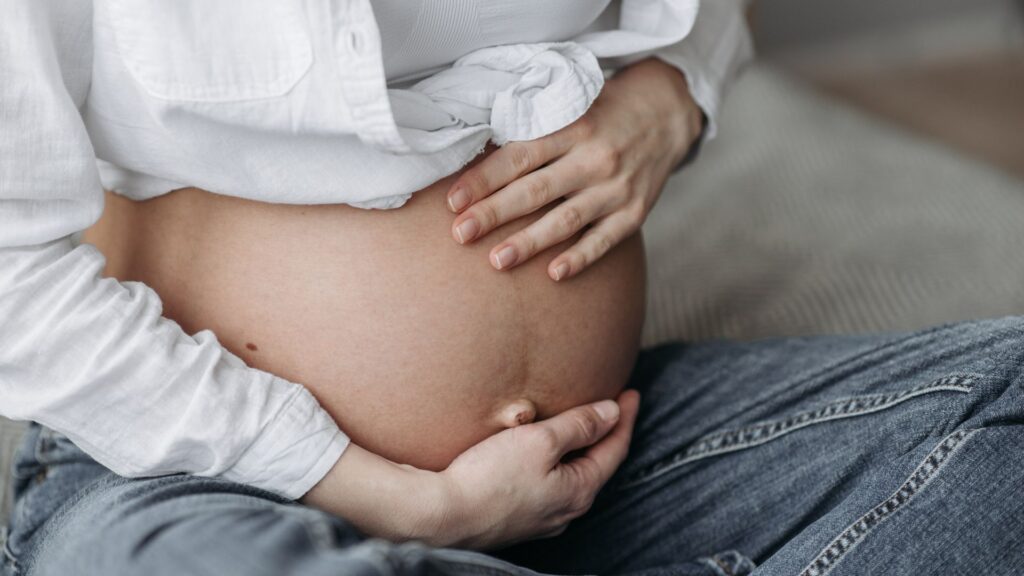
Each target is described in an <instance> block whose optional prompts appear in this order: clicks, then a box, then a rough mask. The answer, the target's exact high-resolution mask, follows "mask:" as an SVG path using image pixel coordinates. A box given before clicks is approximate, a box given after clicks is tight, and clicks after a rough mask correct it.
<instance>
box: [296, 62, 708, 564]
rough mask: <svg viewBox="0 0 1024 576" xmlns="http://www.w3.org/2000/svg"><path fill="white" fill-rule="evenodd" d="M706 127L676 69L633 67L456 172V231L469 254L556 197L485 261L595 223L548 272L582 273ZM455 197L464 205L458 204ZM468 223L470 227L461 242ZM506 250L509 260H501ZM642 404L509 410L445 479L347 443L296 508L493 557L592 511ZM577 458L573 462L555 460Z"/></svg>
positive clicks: (625, 397) (630, 222)
mask: <svg viewBox="0 0 1024 576" xmlns="http://www.w3.org/2000/svg"><path fill="white" fill-rule="evenodd" d="M701 126H702V122H701V113H700V110H699V108H698V107H697V105H696V104H695V102H694V101H693V99H692V97H691V96H690V93H689V90H688V88H687V86H686V82H685V79H684V77H683V76H682V75H681V74H680V73H679V72H678V71H677V70H675V69H674V68H671V67H669V66H668V65H665V64H663V63H661V62H660V61H656V60H646V61H643V62H640V63H637V64H635V65H633V66H630V67H628V68H626V69H624V70H623V71H622V72H621V73H619V74H618V75H617V76H615V77H614V78H612V79H611V80H610V81H609V82H608V83H607V84H606V86H605V88H604V90H603V91H602V93H601V95H600V97H599V98H598V100H597V101H596V102H595V104H594V105H593V107H592V108H591V110H590V111H588V113H587V114H586V115H585V116H584V117H583V118H581V119H580V120H579V121H577V122H576V123H575V124H573V125H571V126H569V127H567V128H565V129H564V130H562V131H560V132H558V133H555V134H552V135H550V136H548V137H545V138H541V139H539V140H537V141H533V142H524V143H514V144H509V145H507V146H505V147H504V148H503V149H501V150H499V151H498V152H495V153H494V154H492V155H491V156H489V157H488V158H486V159H485V160H484V161H482V162H480V163H479V164H478V165H476V166H475V167H473V168H471V169H470V170H468V171H467V172H466V173H464V174H463V175H462V176H461V177H459V178H458V179H457V181H456V182H455V183H454V184H453V185H452V187H451V190H450V192H449V194H448V196H447V202H448V205H449V207H450V208H452V209H453V210H454V211H456V212H458V213H459V216H458V217H457V218H456V219H455V220H454V222H453V224H452V234H453V236H454V237H455V238H456V240H457V241H460V240H461V243H463V244H466V245H470V244H472V243H473V241H474V240H475V239H478V238H484V237H485V236H486V234H487V233H488V232H489V231H490V230H493V229H495V228H497V227H499V226H500V225H501V223H503V222H507V221H509V220H510V219H514V218H516V217H517V216H521V215H523V214H529V213H531V212H533V211H535V210H538V209H539V208H541V207H548V206H549V205H550V204H552V203H554V202H558V201H561V203H560V204H559V205H558V206H557V207H555V208H554V209H552V210H550V211H548V212H547V213H546V214H545V215H544V216H542V217H541V218H540V219H539V220H537V221H535V222H534V223H533V224H532V225H530V226H528V227H526V228H524V229H522V230H520V231H517V232H515V233H514V234H512V235H511V236H509V237H507V238H505V239H504V240H503V241H501V242H500V243H498V244H496V245H495V246H494V247H493V249H492V250H491V251H490V252H489V254H488V257H489V259H490V261H491V264H492V265H493V266H494V267H495V268H497V269H499V270H509V269H512V268H514V267H516V266H519V265H521V264H523V263H524V262H527V261H529V260H530V258H531V257H532V256H534V255H535V254H537V253H539V252H541V251H542V250H543V249H544V248H545V247H548V246H553V245H555V244H558V243H559V242H561V241H563V240H565V239H566V238H570V237H571V236H572V235H573V233H575V232H578V231H579V230H580V229H582V228H583V227H584V226H585V225H591V227H590V228H589V230H588V231H587V232H585V233H584V234H583V235H582V236H581V237H580V238H579V240H578V241H577V242H575V243H574V244H572V245H571V246H569V247H567V248H565V249H564V250H562V251H561V252H560V253H559V254H558V255H557V256H555V257H554V258H553V259H552V260H551V261H550V262H549V264H548V266H547V273H548V274H549V276H550V277H551V278H553V279H555V280H557V281H563V280H565V279H566V278H569V277H571V276H574V275H577V274H579V273H580V272H581V271H582V270H584V269H585V268H587V267H589V266H591V265H593V263H594V262H596V261H598V260H599V259H600V258H601V257H602V256H603V255H604V254H606V253H607V252H608V251H609V250H610V249H611V248H612V247H613V246H615V245H616V244H618V243H619V242H621V241H622V240H623V239H625V238H627V237H629V235H630V234H631V233H632V232H635V231H636V230H637V229H638V228H639V227H640V225H641V224H642V223H643V220H644V219H645V217H646V215H647V213H648V212H649V211H650V209H651V207H652V206H653V204H654V202H655V200H656V199H657V197H658V194H659V193H660V190H661V188H662V186H663V184H664V182H665V180H666V178H667V177H668V175H669V173H670V172H671V169H672V167H674V166H675V165H676V164H677V163H678V162H679V161H680V160H681V159H682V158H683V157H685V155H686V152H687V151H688V150H689V148H690V146H691V145H692V143H693V142H694V140H695V139H696V138H697V137H698V135H699V133H700V129H701ZM460 190H463V191H467V193H468V194H469V196H470V198H469V201H468V202H465V201H464V200H460V199H459V196H458V194H459V191H460ZM470 219H473V220H475V221H476V222H477V225H478V226H479V230H478V231H476V233H475V234H473V235H469V234H466V233H460V232H459V227H460V226H461V225H463V224H465V223H466V222H468V221H470ZM460 236H461V237H460ZM509 247H511V248H512V249H513V250H514V251H515V258H514V259H513V260H511V261H509V260H506V259H504V257H502V256H500V255H501V254H503V250H505V248H509ZM507 253H508V252H507V251H506V252H504V254H507ZM563 265H565V266H563ZM638 405H639V395H638V394H637V393H636V392H635V391H631V390H627V391H625V392H623V393H622V394H620V395H619V396H618V398H617V399H616V401H614V402H613V401H610V400H605V401H601V402H597V403H591V404H586V405H583V406H578V407H576V408H571V409H569V410H566V411H564V412H561V413H559V414H557V415H554V416H552V417H550V418H547V419H545V420H542V421H539V422H532V423H528V424H523V425H520V422H521V421H524V420H525V421H527V422H528V421H529V419H528V418H525V417H524V418H522V419H520V418H517V417H516V414H518V411H517V410H516V409H514V408H513V409H511V410H510V412H508V414H511V416H507V417H506V418H505V420H504V421H503V424H504V425H506V426H510V427H509V428H507V429H505V430H503V431H501V432H499V433H497V434H495V435H493V436H491V437H488V438H487V439H485V440H483V441H482V442H480V443H478V444H476V445H474V446H473V447H471V448H469V449H468V450H466V451H464V452H463V453H462V454H461V455H459V456H458V457H457V458H455V460H454V461H452V463H451V464H450V465H449V466H448V467H447V468H445V469H444V470H442V471H440V472H430V471H426V470H423V469H418V468H415V467H411V466H408V465H399V464H395V463H394V462H391V461H389V460H387V459H385V458H383V457H381V456H378V455H376V454H373V453H372V452H369V451H367V450H364V449H362V448H360V447H359V446H355V445H353V446H350V447H349V448H348V449H347V450H346V452H345V454H344V455H343V456H342V457H341V458H340V459H339V461H338V462H337V464H336V465H335V466H334V468H333V469H332V470H331V471H330V472H329V473H328V474H327V476H325V477H324V479H323V480H321V482H320V483H319V484H317V485H316V486H315V487H314V488H313V489H312V490H311V491H310V492H309V493H308V494H307V495H306V496H305V498H304V499H303V501H304V502H305V503H307V504H309V505H311V506H315V507H318V508H321V509H324V510H326V511H328V512H332V513H335V514H338V515H340V516H342V517H344V518H346V519H348V520H350V521H351V522H353V523H354V524H355V525H356V526H358V527H359V528H361V529H362V530H363V531H365V532H366V533H368V534H371V535H376V536H380V537H385V538H389V539H392V540H410V539H415V540H421V541H424V542H426V543H428V544H431V545H435V546H461V547H467V548H478V549H488V548H494V547H498V546H501V545H505V544H509V543H512V542H516V541H521V540H525V539H530V538H538V537H545V536H553V535H556V534H559V533H561V531H563V530H564V529H565V527H566V526H567V525H568V523H569V522H570V521H571V520H573V519H574V518H577V517H579V516H581V515H582V514H584V513H585V512H586V511H587V510H588V509H589V507H590V505H591V503H592V502H593V499H594V497H595V496H596V494H597V493H598V491H599V490H600V489H601V487H602V486H603V485H604V483H605V482H606V481H607V480H608V479H609V478H610V477H611V475H612V474H613V473H614V471H615V470H616V469H617V468H618V466H619V465H620V464H621V463H622V461H623V460H624V459H625V457H626V454H627V451H628V446H629V441H630V437H631V433H632V428H633V424H634V422H635V419H636V412H637V407H638ZM524 410H526V412H528V411H529V407H525V408H524ZM602 414H607V417H604V416H602ZM579 449H585V451H584V452H583V454H582V455H580V456H577V457H575V458H572V459H570V460H568V461H566V462H563V461H562V456H564V455H565V454H567V453H569V452H571V451H573V450H579Z"/></svg>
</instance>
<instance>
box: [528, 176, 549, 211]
mask: <svg viewBox="0 0 1024 576" xmlns="http://www.w3.org/2000/svg"><path fill="white" fill-rule="evenodd" d="M550 190H551V182H550V181H549V180H548V179H547V177H545V176H541V175H540V174H537V175H535V176H534V177H533V178H530V179H529V181H528V183H527V185H526V197H527V199H528V200H529V202H530V204H531V205H532V206H542V205H544V204H547V202H548V193H549V191H550Z"/></svg>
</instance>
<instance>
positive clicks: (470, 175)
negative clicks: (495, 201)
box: [462, 170, 490, 200]
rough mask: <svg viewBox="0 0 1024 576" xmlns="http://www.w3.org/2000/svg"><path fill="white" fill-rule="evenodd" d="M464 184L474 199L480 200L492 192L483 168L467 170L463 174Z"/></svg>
mask: <svg viewBox="0 0 1024 576" xmlns="http://www.w3.org/2000/svg"><path fill="white" fill-rule="evenodd" d="M462 185H463V186H465V187H466V189H467V190H469V195H470V196H471V197H472V198H473V199H474V200H479V199H480V198H483V197H484V196H486V195H487V194H489V193H490V184H489V183H488V182H487V177H485V176H484V175H483V171H481V170H467V171H466V173H465V174H463V175H462Z"/></svg>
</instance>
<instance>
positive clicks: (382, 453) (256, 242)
mask: <svg viewBox="0 0 1024 576" xmlns="http://www.w3.org/2000/svg"><path fill="white" fill-rule="evenodd" d="M699 130H700V113H699V110H697V107H696V105H695V104H694V102H693V100H692V98H690V97H689V93H688V91H687V90H686V85H685V81H684V79H683V76H682V75H681V74H679V72H677V71H676V70H675V69H673V68H671V67H669V66H667V65H664V64H662V63H660V62H658V61H653V60H651V61H645V62H642V63H638V64H636V65H634V66H632V67H629V68H627V69H626V70H624V71H623V72H622V73H620V74H619V75H617V76H616V77H615V78H613V79H611V80H610V81H609V82H608V83H607V84H606V86H605V88H604V90H603V91H602V94H601V96H600V97H599V98H598V100H597V102H596V103H595V104H594V106H593V107H592V108H591V110H590V111H589V112H588V113H587V115H586V116H584V118H582V119H581V120H580V121H579V122H577V123H576V124H574V125H573V126H570V127H568V128H567V129H565V130H563V131H561V132H559V133H558V134H555V135H552V136H551V137H548V138H546V139H541V140H538V141H537V142H535V143H519V144H515V145H512V144H510V145H508V146H506V147H505V148H503V149H500V150H496V151H493V153H492V154H489V155H484V156H483V157H482V158H480V159H478V162H476V163H475V164H473V165H471V166H470V167H469V168H468V171H467V172H465V173H462V174H460V175H455V176H452V177H450V178H446V179H444V180H442V181H440V182H438V183H436V184H435V185H432V186H430V187H428V188H427V189H424V190H421V191H419V192H417V193H416V194H415V195H414V196H413V198H412V200H410V202H409V204H408V205H406V206H405V207H404V208H403V209H402V210H392V211H383V212H370V211H365V210H359V209H355V208H352V207H349V206H344V205H324V206H317V207H307V206H301V205H291V206H289V205H282V204H269V203H260V202H253V201H249V200H244V199H242V198H237V197H233V196H224V195H218V194H213V193H210V192H206V191H202V190H198V189H183V190H179V191H176V192H173V193H170V194H166V195H163V196H160V197H158V198H155V199H152V200H148V201H145V202H133V201H130V200H127V199H124V198H119V197H116V196H108V202H107V206H106V210H105V212H104V215H103V217H102V218H101V220H100V222H99V223H98V224H97V225H96V226H95V227H93V228H92V229H90V230H89V231H87V233H86V237H85V240H86V241H87V242H91V243H93V244H94V245H96V246H97V247H98V248H99V249H100V250H101V251H102V252H103V253H104V255H105V256H106V257H107V269H106V271H105V273H106V275H108V276H112V277H115V278H118V279H119V280H137V281H140V282H143V283H144V284H145V285H146V286H148V287H150V288H152V289H154V290H155V291H156V292H157V293H158V294H159V295H160V297H161V300H162V302H163V305H164V310H163V311H164V315H165V316H166V317H168V318H170V319H172V320H174V321H176V322H178V323H179V324H180V325H181V326H182V328H184V329H185V330H186V331H187V332H188V333H194V332H197V331H199V330H204V329H209V330H212V331H213V332H214V333H215V334H216V335H217V337H218V339H219V340H220V341H221V343H222V344H223V345H224V346H225V347H226V348H228V349H229V350H230V351H232V352H234V353H235V354H237V355H238V356H239V357H241V358H242V359H243V360H244V361H245V362H246V364H248V365H249V366H252V367H254V368H259V369H263V370H265V371H268V372H271V373H274V374H276V375H278V376H281V377H283V378H286V379H288V380H291V381H293V382H300V383H302V384H303V385H304V386H306V387H307V388H308V389H309V390H310V391H311V392H313V394H314V395H315V396H316V397H317V399H318V400H319V401H320V403H321V405H322V406H323V407H324V408H325V409H327V410H328V412H330V413H331V415H332V416H334V417H335V419H336V420H337V421H338V422H340V423H342V424H343V429H344V430H345V432H346V433H347V434H348V435H349V436H350V438H352V440H353V443H352V444H351V445H350V446H349V447H348V448H347V450H346V451H345V453H344V455H343V456H342V457H341V458H340V459H339V460H338V462H337V463H336V464H335V466H334V467H333V469H332V470H331V471H330V472H329V473H328V474H327V475H326V476H325V477H324V478H323V479H322V480H321V481H320V483H319V484H317V486H315V487H314V488H313V489H312V490H311V491H310V492H309V493H308V494H307V495H306V496H305V498H304V502H305V503H307V504H309V505H312V506H316V507H319V508H321V509H324V510H326V511H328V512H332V513H335V514H337V515H340V516H342V517H344V518H346V519H348V520H349V521H351V522H353V523H354V524H355V525H356V526H358V527H360V528H362V529H363V531H364V532H365V533H367V534H369V535H373V536H381V537H385V538H390V539H393V540H406V539H416V540H422V541H424V542H427V543H429V544H433V545H437V546H463V547H470V548H492V547H497V546H501V545H504V544H507V543H510V542H514V541H518V540H524V539H529V538H535V537H542V536H550V535H554V534H557V533H559V532H560V531H561V530H564V528H565V527H566V525H567V524H568V523H569V522H570V521H571V520H572V519H573V518H576V517H578V516H579V515H581V514H583V513H584V512H586V510H587V509H588V508H589V506H590V503H591V502H592V501H593V498H594V496H595V495H596V494H597V492H598V491H599V490H600V488H601V486H603V484H604V483H605V482H606V481H607V479H608V478H609V477H610V476H611V475H612V473H613V472H614V471H615V470H616V469H617V468H618V466H619V464H620V463H621V462H622V460H623V459H624V458H625V456H626V452H627V450H628V446H629V439H630V434H631V431H632V426H633V422H634V419H635V416H636V407H637V405H638V397H637V395H636V393H635V392H628V391H627V392H624V393H621V394H620V391H621V390H622V387H623V386H624V385H625V381H626V378H627V376H628V372H629V370H630V368H631V367H632V364H633V358H634V357H633V356H632V355H633V353H634V352H635V350H636V346H637V344H638V340H639V329H640V320H641V319H642V318H643V310H642V306H643V291H644V290H643V283H642V279H643V277H644V273H643V250H642V245H641V242H640V239H639V235H638V234H632V235H630V236H629V238H627V239H626V240H624V241H620V240H619V238H618V236H619V235H621V234H627V231H628V230H629V229H630V228H631V227H632V228H633V229H634V230H635V228H636V227H638V226H639V223H640V221H642V219H643V216H644V215H646V213H647V211H648V210H649V209H650V205H651V204H653V202H654V199H655V198H656V197H657V194H658V192H659V191H660V187H661V185H662V183H663V182H664V179H665V178H666V177H667V175H668V173H669V171H670V169H671V167H672V166H674V165H675V164H676V163H677V162H678V161H679V159H680V158H682V157H683V156H684V155H685V153H686V151H687V149H688V148H689V146H690V144H691V143H692V141H693V139H694V138H696V135H697V134H698V132H699ZM542 147H550V150H553V151H554V152H552V155H551V156H550V158H553V160H550V161H549V162H548V163H547V166H543V165H542V164H544V162H543V161H542V160H541V159H542V158H549V156H547V155H545V154H543V153H541V152H540V151H539V148H542ZM535 148H537V149H538V150H537V151H534V149H535ZM516 149H520V150H530V152H529V153H528V154H527V155H525V156H524V155H523V152H518V153H516V154H518V156H516V157H517V158H520V160H514V159H513V158H510V157H509V154H510V153H511V152H510V151H511V150H516ZM595 154H596V156H595V157H594V159H596V160H594V159H591V158H590V156H591V155H595ZM493 158H498V159H499V160H500V161H492V159H493ZM502 158H504V159H503V160H502ZM522 158H528V159H530V162H525V161H524V160H522ZM509 166H512V167H515V169H514V170H512V169H510V168H509ZM556 166H560V168H559V170H560V171H559V172H554V171H550V172H551V174H553V176H552V178H555V177H556V176H557V178H558V179H561V178H576V180H575V181H574V182H572V184H573V185H572V186H570V185H566V184H560V183H559V182H560V180H551V181H550V182H551V185H550V186H551V187H550V190H553V191H556V190H569V189H575V190H576V192H574V193H570V194H566V195H563V196H557V195H555V194H554V193H552V195H551V197H552V198H553V200H552V201H548V202H546V203H545V202H544V199H545V198H546V196H545V197H541V196H540V195H531V193H530V192H528V191H526V190H530V189H532V188H529V187H526V188H524V184H523V183H524V182H529V181H530V180H531V179H535V178H534V177H535V176H536V175H538V174H540V173H542V172H544V173H547V172H545V170H548V168H554V167H556ZM531 167H533V168H532V169H531ZM477 169H479V170H478V171H477V172H475V174H476V175H475V176H474V175H473V174H474V172H473V171H474V170H477ZM501 170H504V172H502V173H503V174H504V175H505V176H504V177H503V178H504V180H507V181H508V182H507V183H505V184H503V185H501V186H498V185H495V186H493V187H491V188H490V189H493V190H497V191H498V192H496V193H493V194H491V193H484V192H481V191H478V192H477V194H478V196H479V200H477V201H476V202H475V203H474V204H473V206H472V207H471V208H468V209H465V210H463V211H462V213H461V214H459V215H458V216H455V217H453V216H452V215H451V212H450V211H449V205H450V203H451V202H450V201H446V199H447V197H449V196H450V194H449V193H450V192H451V191H452V190H454V189H455V187H457V186H459V185H460V183H462V185H465V184H467V183H468V184H472V183H474V182H476V183H480V182H484V181H485V180H486V181H487V182H488V183H501V182H504V180H503V179H502V178H498V177H495V176H494V173H495V171H501ZM467 174H470V175H469V176H467ZM481 174H483V176H482V177H481ZM583 183H588V184H587V185H583ZM479 190H487V187H483V188H480V189H479ZM517 190H518V191H519V192H517ZM613 192H614V194H613ZM565 198H568V199H565ZM499 201H500V202H504V203H506V204H508V203H512V204H514V203H516V202H520V203H521V204H520V208H519V209H518V210H519V212H521V213H523V215H522V216H521V217H518V218H517V217H516V216H515V214H516V213H517V212H516V210H511V209H509V208H507V207H506V205H505V204H499ZM570 202H574V203H575V204H573V205H577V204H578V205H579V210H580V211H581V212H580V213H581V214H582V211H583V210H591V211H592V212H594V206H597V205H601V206H602V207H604V210H603V213H605V215H604V216H603V217H601V218H598V219H595V220H590V221H591V222H593V223H594V226H593V227H591V228H589V230H588V231H586V232H582V233H581V232H580V231H578V232H577V233H576V234H572V235H570V236H567V237H566V238H567V239H565V240H563V241H561V242H555V243H553V244H551V245H550V247H549V248H547V249H546V250H543V251H540V250H541V249H542V247H543V246H544V245H545V243H549V242H551V241H552V239H551V237H547V238H546V239H545V238H544V237H543V233H542V232H543V230H545V227H544V226H543V225H541V226H539V227H538V226H537V224H538V223H542V222H544V220H545V218H546V217H547V216H548V215H550V214H556V216H555V217H552V218H554V219H555V220H554V221H556V222H564V221H571V222H583V221H584V220H586V219H585V218H582V217H581V218H579V219H566V217H565V216H557V214H558V212H559V210H560V209H563V208H564V207H565V206H566V205H567V204H569V203H570ZM584 203H586V204H587V205H588V206H590V207H589V208H587V206H584ZM488 204H493V205H494V206H495V207H494V208H493V209H492V210H491V211H490V212H488V211H487V210H486V209H485V208H482V207H483V206H487V205H488ZM562 212H564V210H562ZM472 214H483V215H488V214H492V215H494V218H493V220H490V221H487V222H485V225H486V230H487V232H481V233H480V234H479V235H478V236H477V238H479V239H483V240H485V241H467V243H466V244H465V245H459V244H455V243H452V242H450V240H449V239H448V238H446V237H445V236H446V233H447V232H448V231H449V228H448V226H449V225H451V224H452V223H453V222H452V220H453V219H454V221H455V224H458V223H459V222H460V221H464V220H465V218H467V217H468V216H467V215H472ZM627 216H628V217H629V218H628V220H629V222H625V220H627V218H626V217H627ZM481 217H485V216H481ZM613 217H614V218H613ZM460 219H461V220H460ZM549 220H551V218H549ZM502 222H506V223H505V224H501V223H502ZM616 222H620V223H622V224H624V225H625V228H621V229H619V228H614V227H613V226H611V224H614V223H616ZM602 223H604V225H602ZM602 226H603V227H602ZM570 228H571V227H570ZM531 229H532V230H534V231H537V230H539V231H541V232H540V233H537V234H535V233H534V232H533V231H530V232H527V231H529V230H531ZM488 233H489V234H491V235H493V236H491V235H488ZM605 233H607V234H608V236H602V235H603V234H605ZM556 237H557V235H556ZM492 238H493V239H501V242H502V243H508V242H512V243H516V242H519V240H517V238H520V239H522V238H535V239H534V240H533V242H534V244H533V245H532V246H530V248H531V250H534V251H539V252H537V253H536V256H537V257H535V258H529V257H527V256H529V255H532V254H533V252H530V251H526V252H523V256H522V257H521V258H519V259H518V260H517V262H516V264H515V265H514V266H503V267H502V269H501V270H500V272H499V271H495V270H494V266H493V264H494V259H493V253H494V250H493V248H495V247H498V248H499V250H500V244H499V245H498V246H492V247H488V246H487V244H488V243H489V242H491V241H493V240H492ZM588 238H590V240H588ZM595 238H596V240H594V239H595ZM595 241H596V245H595V244H594V242H595ZM516 245H517V246H519V244H516ZM588 246H596V247H597V248H599V250H597V251H592V252H588V250H593V249H592V248H588ZM612 246H614V248H612ZM489 248H490V249H489ZM560 258H561V259H565V258H568V259H569V260H570V262H572V263H574V265H576V266H577V269H574V270H573V273H575V274H576V277H575V278H573V279H572V281H571V282H566V281H565V279H566V278H567V276H561V277H560V278H561V281H560V282H559V283H558V284H555V283H552V282H551V281H550V280H548V279H546V278H544V277H543V276H544V275H545V273H547V274H548V275H551V274H552V273H553V272H555V271H556V270H557V264H558V263H560V262H561V261H560V260H559V259H560ZM549 259H550V260H549ZM488 261H490V262H491V263H490V264H489V263H488ZM552 264H554V265H555V268H554V269H553V268H552V266H551V265H552ZM584 265H586V267H587V268H588V273H587V274H583V275H579V274H578V272H579V270H582V269H583V267H584ZM405 303H415V305H404V304H405ZM495 326H501V330H495V329H494V327H495ZM382 359H386V361H382ZM616 397H617V402H613V401H610V400H604V399H608V398H616ZM600 407H604V408H607V409H608V410H607V413H609V414H610V417H609V418H605V417H603V416H602V415H601V414H600V412H599V411H598V408H600ZM439 419H441V421H443V422H444V425H443V426H439V425H438V421H439ZM570 452H572V454H573V455H574V456H573V458H571V459H569V460H566V461H563V456H565V455H566V454H568V453H570ZM581 452H582V454H581Z"/></svg>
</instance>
